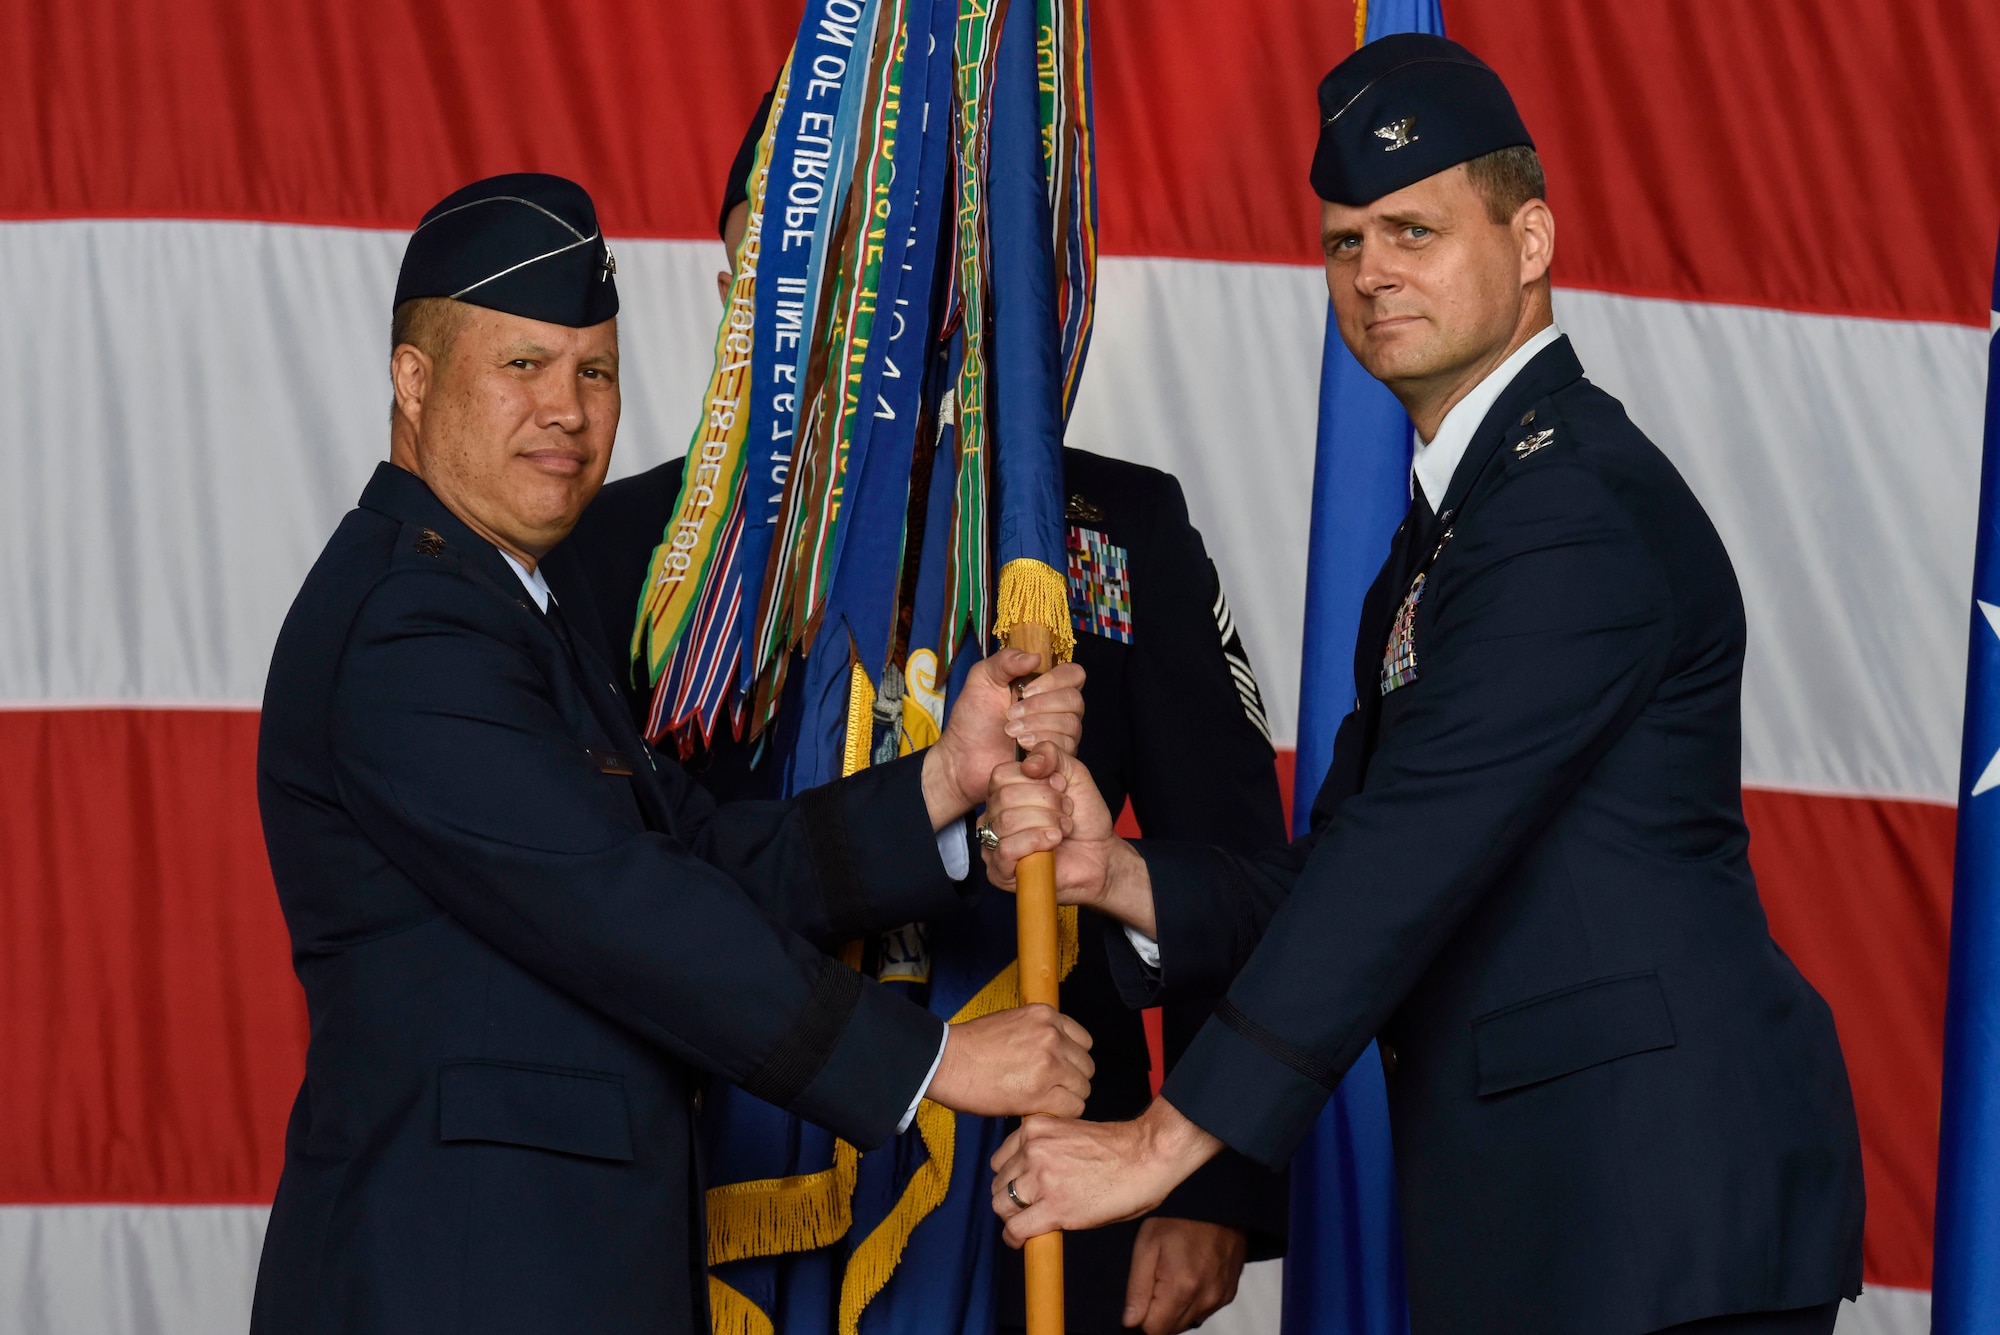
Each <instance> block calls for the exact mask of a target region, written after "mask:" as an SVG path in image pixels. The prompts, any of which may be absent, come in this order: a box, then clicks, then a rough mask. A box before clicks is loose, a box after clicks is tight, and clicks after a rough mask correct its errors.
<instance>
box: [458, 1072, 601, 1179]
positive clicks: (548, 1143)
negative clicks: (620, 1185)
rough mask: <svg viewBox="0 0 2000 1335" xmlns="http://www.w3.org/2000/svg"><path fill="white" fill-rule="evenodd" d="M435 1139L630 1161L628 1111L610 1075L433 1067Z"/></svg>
mask: <svg viewBox="0 0 2000 1335" xmlns="http://www.w3.org/2000/svg"><path fill="white" fill-rule="evenodd" d="M438 1138H439V1139H440V1140H446V1141H453V1140H491V1141H499V1142H500V1143H502V1144H506V1145H529V1146H533V1147H534V1148H536V1149H542V1150H556V1151H559V1152H561V1153H563V1154H581V1155H585V1156H587V1157H589V1158H592V1159H618V1160H629V1159H630V1158H631V1157H632V1117H631V1113H630V1112H629V1111H628V1110H627V1108H626V1105H625V1084H624V1082H623V1081H621V1080H619V1079H618V1078H617V1077H616V1076H607V1075H593V1074H590V1073H588V1072H583V1071H562V1070H556V1069H553V1068H551V1067H546V1066H513V1065H508V1064H507V1063H504V1062H471V1061H468V1062H450V1063H447V1064H446V1065H445V1066H444V1068H443V1069H442V1070H441V1071H439V1073H438Z"/></svg>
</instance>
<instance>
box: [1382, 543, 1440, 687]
mask: <svg viewBox="0 0 2000 1335" xmlns="http://www.w3.org/2000/svg"><path fill="white" fill-rule="evenodd" d="M1428 578H1429V575H1428V573H1426V574H1422V575H1418V576H1417V577H1416V579H1415V580H1413V581H1411V583H1410V591H1409V593H1407V594H1405V595H1404V596H1403V605H1402V607H1400V608H1398V609H1397V611H1396V624H1395V625H1394V626H1392V627H1391V628H1390V630H1389V645H1388V648H1386V649H1384V650H1383V652H1382V694H1384V695H1387V694H1388V693H1389V692H1391V691H1393V690H1396V689H1398V688H1400V687H1404V686H1408V685H1409V684H1410V683H1411V682H1413V681H1415V680H1416V679H1417V604H1418V603H1420V602H1422V601H1423V600H1424V581H1425V580H1426V579H1428Z"/></svg>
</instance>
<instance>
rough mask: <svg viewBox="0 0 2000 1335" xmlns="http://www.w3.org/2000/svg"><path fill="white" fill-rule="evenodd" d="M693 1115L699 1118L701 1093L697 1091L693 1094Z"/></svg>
mask: <svg viewBox="0 0 2000 1335" xmlns="http://www.w3.org/2000/svg"><path fill="white" fill-rule="evenodd" d="M694 1115H695V1116H696V1117H699V1116H701V1091H700V1090H698V1089H697V1090H696V1091H695V1092H694Z"/></svg>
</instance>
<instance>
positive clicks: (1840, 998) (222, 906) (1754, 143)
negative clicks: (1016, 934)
mask: <svg viewBox="0 0 2000 1335" xmlns="http://www.w3.org/2000/svg"><path fill="white" fill-rule="evenodd" d="M1444 11H1445V20H1446V26H1447V30H1448V31H1449V32H1450V33H1451V34H1452V36H1453V37H1454V38H1456V39H1457V40H1460V41H1462V42H1465V43H1466V44H1467V45H1469V46H1471V47H1472V48H1473V49H1474V50H1475V51H1477V52H1479V53H1480V54H1481V55H1483V56H1484V57H1485V58H1486V59H1488V60H1489V61H1490V62H1491V63H1492V64H1493V65H1494V66H1495V67H1496V68H1497V69H1498V70H1499V71H1500V73H1501V74H1502V75H1503V76H1504V77H1505V78H1506V80H1507V81H1508V83H1509V85H1510V86H1511V88H1512V89H1513V91H1514V93H1515V96H1516V98H1517V100H1518V101H1519V103H1520V105H1521V108H1522V111H1523V114H1524V116H1525V118H1526V120H1527V122H1528V125H1529V127H1530V129H1531V130H1532V131H1533V133H1534V134H1535V135H1536V138H1537V140H1538V143H1539V145H1540V147H1541V150H1542V153H1543V157H1544V160H1545V162H1546V164H1547V167H1548V172H1549V178H1550V196H1551V202H1552V204H1553V206H1554V209H1555V213H1556V216H1557V221H1558V234H1557V262H1556V269H1555V276H1556V281H1557V283H1558V292H1557V297H1556V315H1557V319H1558V321H1559V323H1560V324H1561V325H1562V326H1563V327H1564V329H1565V330H1567V331H1568V332H1569V333H1570V334H1571V336H1572V337H1573V339H1574V340H1575V343H1576V346H1577V350H1578V352H1579V354H1580V355H1581V357H1582V360H1583V363H1584V366H1585V368H1586V370H1587V371H1588V372H1589V373H1590V375H1591V376H1592V377H1593V378H1594V379H1595V380H1597V381H1598V382H1599V383H1600V384H1602V385H1604V386H1605V387H1606V388H1607V389H1609V390H1610V391H1611V392H1612V393H1614V394H1617V395H1618V396H1620V397H1621V398H1623V399H1624V400H1625V402H1626V404H1627V406H1628V407H1629V409H1630V410H1631V413H1632V416H1633V417H1634V419H1635V420H1636V421H1637V422H1638V423H1639V424H1640V425H1641V426H1642V427H1643V428H1644V429H1645V430H1647V431H1648V432H1649V433H1650V434H1651V435H1652V437H1653V438H1654V439H1655V440H1656V441H1657V442H1658V443H1659V444H1660V445H1661V446H1662V447H1663V448H1664V449H1665V450H1666V452H1667V453H1668V455H1669V456H1670V457H1672V458H1673V460H1674V461H1675V462H1676V463H1677V464H1678V465H1679V466H1680V468H1681V469H1682V471H1683V472H1684V473H1685V474H1686V476H1687V477H1688V479H1689V481H1690V482H1691V484H1692V485H1693V487H1694V489H1695V491H1696V492H1697V494H1698V495H1699V496H1700V497H1701V499H1702V500H1703V502H1704V503H1705V504H1706V505H1707V507H1708V510H1709V513H1710V514H1711V515H1712V516H1713V517H1714V519H1715V521H1716V524H1717V526H1718V527H1719V529H1720V530H1721V532H1722V535H1723V538H1724V540H1725V541H1726V542H1727V543H1728V545H1729V549H1730V552H1731V554H1732V556H1733V558H1734V560H1735V563H1736V568H1737V573H1738V576H1739V578H1740V580H1741V582H1742V585H1743V589H1744V596H1745V600H1746V603H1747V606H1748V612H1749V618H1750V654H1749V663H1748V669H1747V679H1746V686H1745V734H1744V738H1745V740H1744V776H1745V781H1746V783H1747V784H1748V785H1749V789H1748V791H1747V792H1746V805H1747V809H1748V813H1749V817H1750V821H1751V826H1752V833H1753V843H1752V850H1751V852H1752V859H1753V862H1754V863H1755V865H1756V869H1757V872H1758V876H1759V880H1760V885H1761V888H1762V892H1763V896H1764V902H1765V907H1766V909H1767V911H1768V913H1769V915H1770V918H1771V922H1772V926H1773V930H1774V932H1775V934H1776V935H1777V937H1778V939H1779V941H1780V943H1781V944H1782V945H1784V947H1785V948H1786V949H1787V950H1788V951H1789V952H1790V953H1791V954H1792V956H1793V958H1794V959H1795V960H1796V961H1797V962H1798V963H1799V965H1800V967H1801V968H1802V969H1803V971H1804V972H1805V974H1806V975H1807V976H1808V977H1809V978H1810V979H1811V980H1812V981H1813V982H1814V983H1815V984H1816V985H1817V986H1818V987H1819V988H1820V990H1821V991H1822V992H1823V993H1824V994H1825V995H1826V996H1827V998H1828V1000H1829V1001H1830V1002H1831V1003H1832V1005H1833V1008H1834V1012H1835V1015H1836V1018H1837V1020H1838V1023H1839V1026H1840V1033H1841V1039H1842V1042H1843V1045H1844V1047H1845V1050H1846V1053H1847V1059H1848V1063H1849V1067H1850V1070H1851V1072H1852V1075H1853V1080H1854V1085H1855V1097H1856V1102H1857V1105H1858V1109H1859V1113H1860V1118H1861V1129H1862V1136H1863V1142H1864V1152H1865V1155H1866V1168H1867V1174H1868V1193H1869V1202H1868V1204H1869V1218H1868V1234H1867V1253H1866V1257H1867V1260H1866V1264H1867V1276H1868V1281H1869V1284H1870V1292H1869V1294H1868V1296H1867V1297H1866V1298H1864V1300H1863V1302H1862V1303H1861V1305H1860V1307H1859V1308H1858V1309H1856V1310H1855V1311H1853V1312H1852V1313H1850V1314H1849V1315H1848V1316H1847V1317H1845V1318H1844V1321H1846V1322H1847V1323H1848V1324H1847V1327H1846V1328H1847V1329H1850V1330H1871V1331H1883V1332H1899V1333H1900V1332H1909V1335H1915V1333H1916V1332H1919V1331H1922V1330H1925V1329H1927V1328H1928V1321H1929V1300H1928V1288H1929V1285H1930V1275H1931V1260H1930V1258H1931V1238H1932V1210H1933V1205H1934V1199H1935V1172H1936V1170H1935V1165H1936V1155H1937V1134H1938V1131H1937V1128H1938V1110H1939V1082H1940V1068H1941V1051H1942V1028H1943V1011H1944V996H1945V963H1946V943H1947V934H1948V930H1949V911H1950V890H1951V871H1952V847H1953V828H1954V809H1953V802H1954V800H1955V795H1956V793H1957V791H1958V786H1959V784H1958V768H1959V727H1960V714H1961V701H1962V695H1963V684H1964V674H1965V663H1966V651H1967V624H1968V623H1967V617H1966V608H1967V606H1968V598H1969V595H1970V592H1971V576H1972V557H1973V538H1974V527H1975V511H1976V506H1977V498H1978V485H1979V461H1980V431H1981V416H1982V412H1983V406H1984V400H1985V389H1986V342H1987V333H1988V300H1987V299H1988V293H1989V280H1990V268H1989V266H1990V264H1991V260H1992V239H1993V237H1994V235H1995V231H1996V228H2000V81H1996V80H1994V79H1993V78H1992V76H1991V72H1992V71H1993V70H1995V69H2000V6H1995V5H1993V4H1992V3H1991V0H1930V2H1929V3H1916V2H1915V0H1906V2H1905V3H1883V0H1765V2H1763V3H1758V4H1727V3H1722V0H1696V2H1695V3H1689V0H1616V3H1608V2H1607V0H1446V3H1445V5H1444ZM797 17H798V3H797V0H730V2H729V3H709V2H708V0H650V2H642V0H341V3H332V2H331V0H288V2H287V3H283V4H256V3H249V2H248V0H60V3H58V2H57V0H0V127H4V129H0V797H3V798H4V800H0V1329H4V1330H9V1331H23V1332H32V1333H34V1335H41V1333H43V1332H70V1331H79V1332H81V1331H89V1332H115V1333H122V1332H138V1331H162V1332H197V1331H202V1332H205V1331H227V1330H238V1329H241V1328H242V1326H243V1323H244V1320H245V1315H246V1313H247V1310H248V1295H249V1290H250V1285H251V1282H252V1278H253V1275H254V1271H255V1265H256V1258H257V1251H258V1246H259V1243H260V1239H261V1232H262V1227H263V1218H264V1208H265V1206H266V1205H267V1204H268V1202H269V1200H270V1196H271V1193H272V1190H273V1188H274V1186H275V1184H276V1180H277V1174H278V1168H279V1162H280V1149H281V1143H282V1137H283V1130H284V1123H285V1118H286V1115H287V1112H288V1109H289V1107H290V1103H291V1100H292V1097H293V1095H294V1094H295V1092H296V1090H297V1088H298V1082H299V1078H300V1074H301V1071H302V1058H303V1053H304V1049H305V1038H306V1033H305V1013H304V1006H303V1001H302V998H301V995H300V993H299V990H298V987H297V985H296V983H295V982H294V980H293V977H292V974H291V969H290V962H289V959H288V956H287V941H286V937H285V932H284V926H283V923H282V921H281V919H280V917H279V914H278V909H277V903H276V899H275V896H274V893H273V891H272V887H271V882H270V876H269V872H268V870H267V868H266V865H265V860H264V850H263V843H262V837H261V834H260V832H259V827H258V821H257V811H256V803H255V793H254V785H253V774H252V766H253V760H254V747H255V737H256V729H257V714H256V708H257V703H258V700H259V697H260V696H261V694H262V691H263V682H264V671H265V667H266V663H267V660H268V656H269V652H270V647H271V643H272V640H273V638H274V636H275V634H276V631H277V628H278V624H279V621H280V619H281V618H282V616H283V614H284V612H285V609H286V607H287V605H288V604H289V602H290V599H291V597H292V595H293V593H294V591H295V590H296V589H297V586H298V584H299V581H300V580H301V578H302V577H303V576H304V573H305V571H306V569H307V567H308V566H309V564H310V563H311V561H312V559H313V558H314V556H315V555H316V554H317V552H318V550H319V548H320V546H321V544H322V543H323V542H324V541H325V539H326V537H327V535H328V534H329V533H330V532H331V531H332V528H333V526H334V524H335V523H336V521H337V520H338V518H339V516H340V515H341V514H342V513H343V512H344V511H345V510H346V509H347V508H348V507H349V506H350V505H351V504H352V503H353V501H354V499H355V497H356V496H357V495H358V494H359V491H360V489H361V486H362V483H363V482H364V481H365V479H366V478H367V476H368V473H369V470H370V469H371V468H372V466H373V464H374V462H375V461H376V460H377V459H379V458H381V457H383V455H384V453H385V450H386V443H387V430H386V418H387V414H388V407H389V386H388V380H387V376H386V373H385V372H386V358H387V352H388V348H387V346H386V344H387V336H388V322H389V299H390V294H391V292H392V290H393V288H394V282H395V274H396V265H397V261H398V259H399V257H400V254H401V251H402V246H403V243H404V239H405V237H406V235H407V229H408V228H409V227H410V226H411V225H412V224H413V223H414V221H415V219H416V218H417V217H418V215H419V214H421V212H422V211H423V210H424V208H425V207H426V206H428V205H429V204H430V203H432V202H434V201H435V200H436V199H437V198H439V197H440V196H442V195H443V194H445V193H446V192H447V191H448V190H450V189H452V188H453V187H455V186H457V185H459V184H461V183H463V182H464V181H467V180H470V179H472V178H474V177H477V176H481V175H486V174H489V173H493V172H499V171H511V170H527V169H533V170H546V171H555V172H561V173H564V174H567V175H570V176H573V177H575V178H577V179H579V180H581V181H582V182H584V183H585V184H586V185H587V186H588V187H589V188H590V190H591V191H592V192H593V194H594V195H595V196H596V199H597V203H598V206H599V211H600V215H601V217H602V218H603V221H604V225H605V229H606V231H607V234H608V235H609V236H610V238H611V243H612V246H613V249H614V250H615V252H616V254H617V259H618V277H619V281H620V284H621V287H622V289H623V297H624V312H625V313H624V316H623V318H622V320H621V338H622V341H623V347H624V362H625V386H626V409H625V419H624V425H623V429H622V431H621V432H620V437H619V444H618V451H617V457H616V459H615V461H614V465H613V473H614V475H623V474H626V473H630V472H633V471H637V470H639V469H642V468H645V467H650V466H651V465H653V464H655V463H658V462H660V461H662V460H664V459H667V458H670V457H672V456H674V455H676V454H679V453H680V452H681V451H682V450H683V449H684V448H685V445H686V442H687V439H688V436H689V433H690V431H691V429H692V427H693V425H694V419H695V408H696V403H697V400H698V397H699V394H700V392H701V388H702V385H703V382H704V378H705V376H706V374H707V371H708V367H709V352H710V350H711V348H712V340H713V334H714V321H715V319H716V311H717V308H716V298H715V286H714V274H715V272H716V270H717V269H718V268H719V267H721V265H722V262H723V261H722V250H721V246H720V245H719V244H718V243H717V242H716V240H715V239H714V219H715V210H716V205H717V202H718V196H719V193H720V187H721V178H722V174H723V171H724V168H725V166H726V165H727V163H728V162H729V160H730V158H731V156H732V155H733V152H734V150H735V147H736V144H737V140H738V137H739V136H740V134H741V132H742V129H743V126H744V124H745V122H746V121H747V119H748V117H749V115H750V112H751V109H752V108H753V107H754V106H755V104H756V101H757V98H758V96H759V95H760V94H761V93H762V91H763V90H764V89H765V88H766V87H768V86H769V84H770V81H771V76H772V74H773V72H774V71H775V70H776V69H777V67H778V65H779V63H780V61H781V60H782V59H783V56H784V46H785V43H786V42H787V41H788V40H789V37H790V35H791V33H792V31H793V29H794V27H795V24H796V22H797ZM1352 18H1353V15H1352V11H1351V9H1350V8H1348V7H1347V6H1346V5H1345V4H1341V3H1329V0H1096V3H1094V4H1093V5H1092V6H1091V19H1092V25H1093V46H1094V58H1095V80H1096V84H1095V97H1096V115H1097V121H1098V126H1099V130H1098V133H1099V141H1098V145H1099V146H1098V159H1097V161H1098V170H1099V191H1100V200H1101V215H1100V222H1101V241H1102V250H1103V255H1104V259H1103V263H1102V268H1101V276H1100V284H1099V290H1098V307H1097V328H1096V333H1095V336H1094V340H1093V344H1092V351H1091V357H1090V362H1089V365H1088V368H1087V372H1086V374H1085V375H1084V377H1083V384H1082V390H1081V396H1080V398H1079V401H1078V404H1077V408H1076V412H1075V416H1074V418H1073V420H1072V422H1071V426H1070V431H1069V440H1070V443H1072V444H1074V445H1078V446H1082V447H1084V448H1087V449H1092V450H1097V451H1100V452H1104V453H1108V454H1113V455H1118V456H1122V457H1126V458H1131V459H1135V460H1139V461H1141V462H1145V463H1149V464H1155V465H1158V466H1161V467H1165V468H1168V469H1170V470H1172V471H1173V472H1175V473H1176V474H1178V475H1179V477H1180V478H1181V479H1182V481H1183V483H1184V484H1185V486H1186V490H1187V495H1188V501H1189V506H1190V509H1191V511H1192V512H1193V516H1194V519H1195V522H1196V523H1197V524H1198V525H1199V526H1200V527H1201V529H1202V530H1203V532H1204V534H1205V535H1206V537H1207V540H1208V545H1209V548H1210V551H1211V552H1212V553H1213V554H1214V555H1215V557H1216V560H1217V563H1218V565H1219V566H1220V567H1221V570H1222V575H1223V581H1224V584H1225V587H1226V588H1227V590H1228V593H1229V599H1230V602H1231V604H1232V606H1233V607H1234V609H1235V613H1236V619H1237V623H1238V625H1239V627H1240V629H1241V632H1242V635H1243V640H1244V642H1245V644H1246V645H1247V647H1248V650H1249V654H1250V657H1251V659H1252V661H1253V662H1254V663H1255V665H1256V667H1257V669H1258V674H1259V676H1260V678H1261V681H1262V684H1263V688H1264V698H1265V701H1266V703H1267V705H1268V707H1269V721H1270V724H1271V727H1272V730H1273V733H1274V734H1275V736H1276V738H1277V740H1278V742H1279V744H1280V746H1281V747H1284V748H1289V747H1290V746H1291V745H1292V743H1293V740H1294V739H1295V736H1296V726H1297V725H1296V716H1297V683H1298V677H1299V650H1300V615H1301V608H1302V606H1303V601H1304V570H1305V555H1306V546H1307V542H1306V537H1307V520H1308V506H1309V503H1310V497H1311V493H1312V487H1311V468H1312V459H1313V443H1314V432H1315V420H1316V405H1317V396H1318V389H1319V369H1320V353H1321V340H1322V335H1323V331H1324V328H1325V311H1326V295H1325V291H1324V287H1323V282H1322V277H1321V274H1320V272H1319V269H1318V267H1317V263H1316V251H1317V229H1318V211H1317V207H1316V205H1315V202H1314V200H1313V197H1312V194H1311V191H1310V188H1309V187H1308V185H1307V184H1306V179H1305V178H1306V165H1307V162H1308V160H1309V157H1310V151H1311V144H1312V141H1313V136H1314V128H1315V117H1314V104H1313V88H1314V85H1315V83H1316V82H1317V80H1318V78H1319V76H1320V75H1321V74H1322V73H1323V72H1324V71H1325V70H1326V69H1327V68H1328V67H1330V66H1331V65H1332V64H1333V63H1334V62H1335V61H1336V60H1337V59H1338V58H1339V57H1340V56H1341V55H1343V54H1344V53H1345V52H1347V51H1348V50H1350V49H1351V48H1352V46H1353V40H1354V27H1353V22H1352ZM1132 632H1133V634H1134V635H1136V636H1143V635H1144V634H1145V626H1144V624H1143V622H1142V623H1140V624H1137V625H1135V626H1134V627H1133V628H1132ZM1281 763H1285V764H1289V751H1286V752H1284V754H1283V755H1281ZM1161 833H1164V832H1161ZM1264 1282H1265V1281H1264V1280H1262V1279H1261V1278H1260V1279H1259V1280H1258V1281H1257V1283H1260V1284H1261V1283H1264ZM1252 1287H1253V1288H1254V1287H1255V1285H1253V1286H1252ZM1253 1296H1254V1295H1253ZM1246 1301H1248V1300H1246ZM1265 1310H1268V1311H1271V1312H1274V1311H1275V1304H1274V1303H1273V1304H1272V1306H1271V1307H1269V1308H1268V1309H1265ZM1226 1319H1227V1318H1225V1319H1219V1320H1218V1322H1216V1323H1213V1325H1212V1327H1211V1328H1214V1327H1215V1326H1220V1325H1222V1324H1224V1320H1226ZM1272 1320H1273V1321H1275V1317H1273V1318H1272ZM1235 1322H1236V1326H1235V1328H1236V1329H1239V1330H1243V1329H1250V1328H1252V1326H1251V1325H1250V1324H1249V1323H1248V1320H1247V1318H1246V1317H1245V1316H1243V1315H1242V1314H1241V1313H1239V1314H1237V1315H1236V1316H1235ZM1271 1328H1274V1326H1273V1327H1271Z"/></svg>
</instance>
